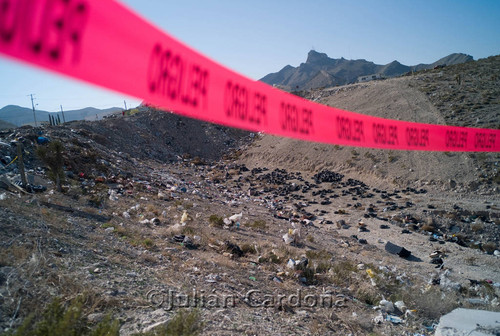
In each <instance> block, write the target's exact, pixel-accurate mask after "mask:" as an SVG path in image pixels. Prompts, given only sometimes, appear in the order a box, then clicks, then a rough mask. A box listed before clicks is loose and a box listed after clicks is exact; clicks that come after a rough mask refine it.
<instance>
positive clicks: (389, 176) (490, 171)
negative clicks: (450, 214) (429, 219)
mask: <svg viewBox="0 0 500 336" xmlns="http://www.w3.org/2000/svg"><path fill="white" fill-rule="evenodd" d="M499 69H500V56H495V57H490V58H487V59H482V60H479V61H476V62H468V63H465V64H461V65H455V66H447V67H445V68H442V69H436V70H428V71H425V72H417V73H416V74H415V75H413V76H406V77H401V78H394V79H388V80H384V81H373V82H368V83H358V84H352V85H346V86H341V87H334V88H327V89H322V90H310V91H305V92H302V94H303V95H304V96H305V97H306V98H308V99H312V100H314V101H316V102H319V103H322V104H325V105H329V106H334V107H337V108H341V109H346V110H349V111H355V112H359V113H363V114H368V115H374V116H379V117H384V118H390V119H397V120H406V121H415V122H423V123H434V124H445V125H456V126H469V127H486V128H498V127H499V125H500V120H499V118H500V117H499V116H500V100H499V97H500V92H499V87H500V86H499V84H500V82H499V73H500V70H499ZM458 76H460V77H461V83H460V84H459V83H458V82H457V78H458ZM499 158H500V157H499V154H493V153H489V154H488V153H480V154H474V153H433V152H430V153H426V152H412V151H384V150H374V149H363V148H350V147H340V146H330V145H323V144H319V143H308V142H302V141H297V140H291V139H286V138H280V137H274V136H269V135H264V136H263V137H262V138H261V139H260V140H258V141H257V142H255V143H254V145H253V146H252V147H251V148H249V149H248V150H247V151H246V152H245V153H244V155H243V156H242V158H241V162H242V163H245V164H247V165H249V166H255V165H259V163H260V162H262V161H263V160H265V161H266V162H267V163H268V164H269V165H272V166H273V167H277V168H285V169H305V170H309V171H316V170H320V169H332V170H335V171H341V172H345V173H352V174H354V175H356V176H370V177H372V178H374V179H382V180H383V181H385V182H390V183H395V184H396V185H398V186H401V187H406V186H412V187H420V186H424V185H425V186H427V185H431V186H434V187H437V188H438V189H443V190H450V189H451V190H454V191H462V192H478V191H484V192H488V193H493V194H496V195H498V193H499V185H498V183H499V182H500V173H499V171H498V166H497V165H498V161H499ZM385 182H384V183H385Z"/></svg>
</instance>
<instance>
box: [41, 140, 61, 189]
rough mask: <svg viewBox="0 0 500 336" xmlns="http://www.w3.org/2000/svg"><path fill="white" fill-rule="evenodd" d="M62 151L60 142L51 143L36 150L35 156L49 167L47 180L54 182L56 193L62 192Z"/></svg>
mask: <svg viewBox="0 0 500 336" xmlns="http://www.w3.org/2000/svg"><path fill="white" fill-rule="evenodd" d="M63 151H64V146H63V144H62V143H61V142H60V141H52V142H50V143H49V144H48V145H47V146H40V147H38V148H37V149H36V154H37V156H38V157H39V158H40V160H42V162H43V163H44V164H46V165H47V166H48V167H49V169H50V171H49V174H48V175H49V178H50V179H51V180H52V181H54V183H55V184H56V188H57V190H58V191H62V186H61V185H62V183H63V182H64V171H63V163H64V159H63Z"/></svg>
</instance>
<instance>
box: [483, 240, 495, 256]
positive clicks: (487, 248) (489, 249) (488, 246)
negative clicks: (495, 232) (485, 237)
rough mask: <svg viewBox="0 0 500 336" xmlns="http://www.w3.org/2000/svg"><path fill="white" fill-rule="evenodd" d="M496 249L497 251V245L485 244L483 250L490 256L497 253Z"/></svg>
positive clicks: (492, 243)
mask: <svg viewBox="0 0 500 336" xmlns="http://www.w3.org/2000/svg"><path fill="white" fill-rule="evenodd" d="M496 249H497V244H496V243H494V242H487V243H484V244H483V250H484V252H486V253H488V254H493V252H495V250H496Z"/></svg>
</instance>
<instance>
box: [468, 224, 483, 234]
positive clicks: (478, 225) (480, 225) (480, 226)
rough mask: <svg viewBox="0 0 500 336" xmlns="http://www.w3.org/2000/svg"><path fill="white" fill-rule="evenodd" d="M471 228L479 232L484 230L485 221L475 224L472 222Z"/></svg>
mask: <svg viewBox="0 0 500 336" xmlns="http://www.w3.org/2000/svg"><path fill="white" fill-rule="evenodd" d="M470 229H471V230H472V231H473V232H476V233H478V232H481V231H483V229H484V225H483V223H473V224H471V226H470Z"/></svg>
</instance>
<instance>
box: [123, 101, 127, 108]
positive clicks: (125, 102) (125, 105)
mask: <svg viewBox="0 0 500 336" xmlns="http://www.w3.org/2000/svg"><path fill="white" fill-rule="evenodd" d="M123 103H124V104H125V110H126V109H127V102H126V101H125V100H124V101H123Z"/></svg>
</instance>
